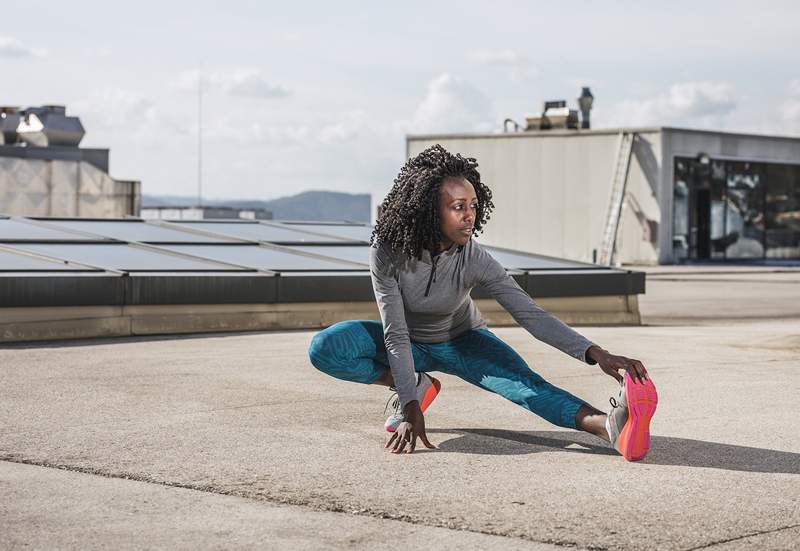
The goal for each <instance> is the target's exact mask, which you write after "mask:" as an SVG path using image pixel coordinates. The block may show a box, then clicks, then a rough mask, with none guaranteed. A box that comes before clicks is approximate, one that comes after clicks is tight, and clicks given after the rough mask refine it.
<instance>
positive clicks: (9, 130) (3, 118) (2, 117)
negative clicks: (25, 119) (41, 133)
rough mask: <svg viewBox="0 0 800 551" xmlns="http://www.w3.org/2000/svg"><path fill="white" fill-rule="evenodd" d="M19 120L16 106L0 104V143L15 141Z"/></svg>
mask: <svg viewBox="0 0 800 551" xmlns="http://www.w3.org/2000/svg"><path fill="white" fill-rule="evenodd" d="M19 121H20V115H19V108H18V107H6V106H0V145H2V144H12V143H16V142H17V126H19Z"/></svg>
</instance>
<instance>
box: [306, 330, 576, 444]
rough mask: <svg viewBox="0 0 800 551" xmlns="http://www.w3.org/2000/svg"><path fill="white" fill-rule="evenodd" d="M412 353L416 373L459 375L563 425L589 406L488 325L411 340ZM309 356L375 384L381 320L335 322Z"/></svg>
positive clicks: (338, 373)
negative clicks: (446, 337) (435, 339)
mask: <svg viewBox="0 0 800 551" xmlns="http://www.w3.org/2000/svg"><path fill="white" fill-rule="evenodd" d="M411 353H412V355H413V358H414V368H415V369H416V370H417V371H425V372H429V371H440V372H442V373H448V374H450V375H456V376H458V377H461V378H462V379H464V380H465V381H467V382H469V383H471V384H473V385H475V386H478V387H480V388H483V389H485V390H489V391H491V392H495V393H497V394H499V395H500V396H503V397H504V398H507V399H508V400H511V401H512V402H514V403H515V404H519V405H520V406H522V407H524V408H525V409H527V410H529V411H531V412H533V413H535V414H536V415H538V416H540V417H542V418H543V419H546V420H547V421H549V422H550V423H553V424H554V425H558V426H559V427H566V428H571V429H574V428H576V427H575V414H576V413H577V411H578V409H579V408H580V407H581V405H583V404H585V402H584V401H583V400H581V399H579V398H577V397H575V396H573V395H572V394H570V393H569V392H567V391H566V390H562V389H560V388H558V387H556V386H554V385H552V384H550V383H548V382H547V381H545V380H544V379H543V378H542V377H541V375H539V374H537V373H535V372H534V371H532V370H531V368H530V367H528V364H527V363H525V360H523V359H522V357H520V355H519V354H517V353H516V352H515V351H514V349H513V348H511V347H510V346H509V345H508V344H506V343H505V342H503V341H502V340H500V338H499V337H498V336H497V335H495V334H494V333H492V332H491V331H489V329H486V328H480V329H473V330H471V331H467V332H466V333H463V334H461V335H459V336H458V337H456V338H454V339H452V340H450V341H446V342H441V343H435V344H430V343H420V342H414V341H411ZM308 356H309V359H310V360H311V363H312V364H313V365H314V367H316V368H317V369H319V370H320V371H322V372H324V373H327V374H328V375H331V376H333V377H336V378H337V379H343V380H345V381H354V382H358V383H366V384H371V383H374V382H375V381H376V380H377V379H379V378H380V377H381V376H382V375H383V374H384V373H385V372H386V370H387V369H389V360H388V357H387V354H386V346H385V344H384V337H383V326H382V324H381V322H379V321H368V320H348V321H342V322H339V323H336V324H334V325H331V326H330V327H328V328H326V329H324V330H323V331H320V332H319V333H317V334H316V335H314V338H313V339H312V340H311V346H310V347H309V349H308Z"/></svg>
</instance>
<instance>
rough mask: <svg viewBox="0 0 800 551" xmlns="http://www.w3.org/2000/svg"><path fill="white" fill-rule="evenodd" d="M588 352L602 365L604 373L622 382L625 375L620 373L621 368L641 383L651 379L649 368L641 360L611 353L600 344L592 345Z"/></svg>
mask: <svg viewBox="0 0 800 551" xmlns="http://www.w3.org/2000/svg"><path fill="white" fill-rule="evenodd" d="M586 354H587V355H588V356H589V357H590V358H592V359H593V360H595V361H596V362H597V365H599V366H600V369H602V370H603V372H604V373H607V374H609V375H611V376H612V377H614V378H615V379H616V380H617V382H618V383H620V384H622V381H623V376H622V375H620V374H619V373H618V372H619V370H620V369H624V370H625V371H627V372H628V373H630V375H631V379H633V381H634V382H636V381H637V380H638V381H639V382H640V383H642V384H644V382H645V381H646V380H649V379H650V376H649V375H648V374H647V370H646V369H645V368H644V364H643V363H642V362H640V361H639V360H635V359H633V358H626V357H625V356H617V355H615V354H611V353H610V352H609V351H608V350H604V349H602V348H600V347H599V346H592V347H590V348H589V350H587V351H586Z"/></svg>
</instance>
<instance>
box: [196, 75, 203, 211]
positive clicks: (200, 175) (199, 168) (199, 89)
mask: <svg viewBox="0 0 800 551" xmlns="http://www.w3.org/2000/svg"><path fill="white" fill-rule="evenodd" d="M197 206H199V207H202V206H203V75H202V73H201V72H200V70H199V69H198V71H197Z"/></svg>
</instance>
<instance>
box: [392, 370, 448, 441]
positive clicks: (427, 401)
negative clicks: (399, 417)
mask: <svg viewBox="0 0 800 551" xmlns="http://www.w3.org/2000/svg"><path fill="white" fill-rule="evenodd" d="M440 390H442V383H440V382H439V379H436V378H434V377H431V386H429V387H428V390H426V391H425V396H423V397H422V403H421V404H420V406H419V409H420V411H422V413H425V410H426V409H428V406H430V405H431V403H432V402H433V400H434V399H435V398H436V397H437V396H438V395H439V391H440ZM383 428H385V429H386V432H394V431H395V430H397V429H396V427H394V426H393V425H386V424H384V425H383Z"/></svg>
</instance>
